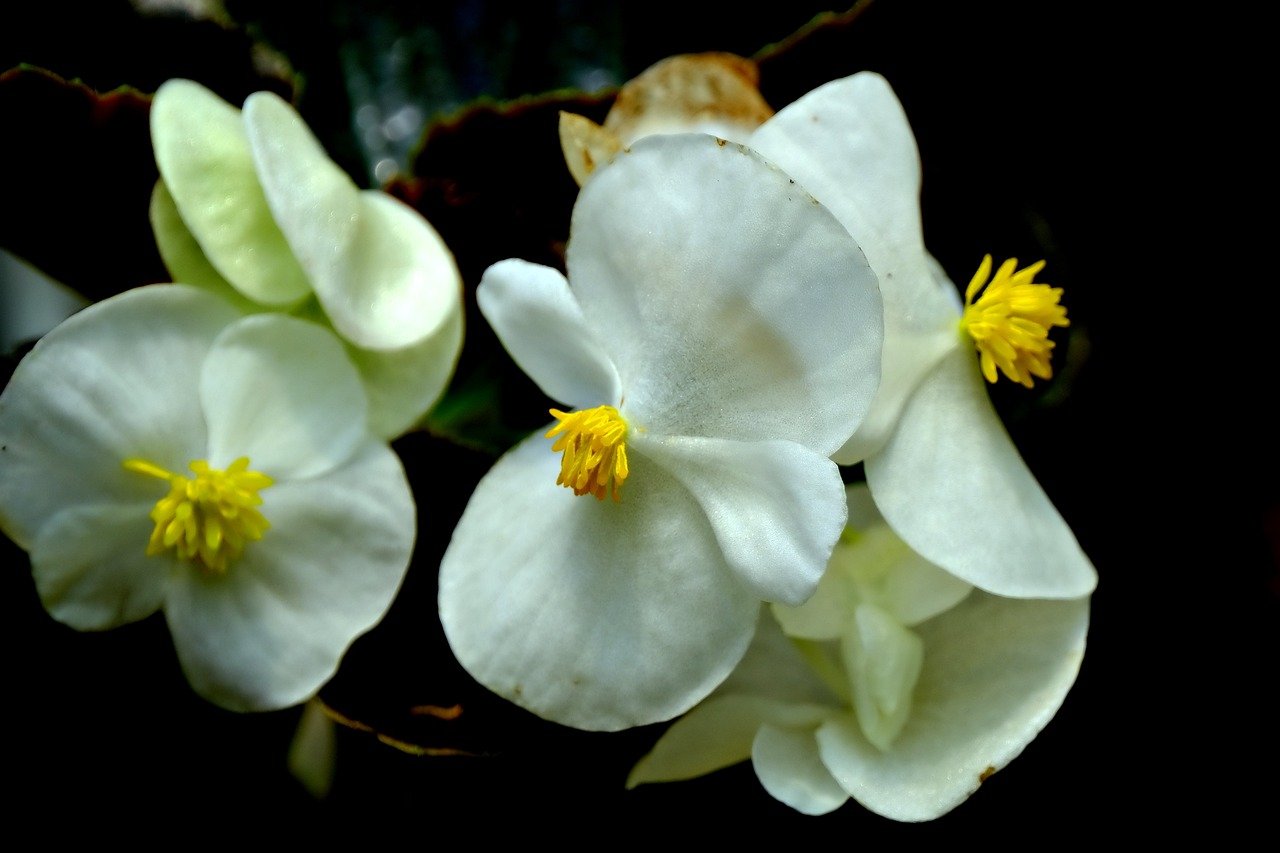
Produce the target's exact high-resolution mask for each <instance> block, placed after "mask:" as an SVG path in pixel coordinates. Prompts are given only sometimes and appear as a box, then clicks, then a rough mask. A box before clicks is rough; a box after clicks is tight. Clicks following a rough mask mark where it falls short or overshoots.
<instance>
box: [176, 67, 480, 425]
mask: <svg viewBox="0 0 1280 853" xmlns="http://www.w3.org/2000/svg"><path fill="white" fill-rule="evenodd" d="M151 138H152V144H153V146H154V148H155V155H156V164H157V165H158V166H159V168H160V175H161V181H160V183H159V184H157V186H156V191H155V193H154V195H153V197H152V203H151V221H152V226H153V228H154V230H155V235H156V242H157V244H158V245H159V248H160V253H161V255H162V257H163V258H164V261H165V264H166V265H167V266H168V267H169V271H170V272H171V273H172V274H173V276H174V279H175V280H177V281H181V282H183V283H186V284H193V285H197V286H200V287H205V288H208V289H212V290H214V291H215V292H217V293H218V294H219V295H221V296H224V297H226V298H229V299H231V300H232V301H234V302H237V303H238V304H240V305H241V306H242V307H243V308H244V309H246V310H264V309H269V310H279V311H292V312H295V313H303V314H307V315H309V316H312V317H314V318H315V319H318V320H321V321H323V322H328V323H331V324H332V326H333V328H334V329H335V330H336V331H337V332H338V334H339V335H340V336H341V337H342V338H343V339H344V341H345V342H346V345H347V351H348V354H349V355H350V357H351V359H352V361H353V362H354V363H355V364H356V367H357V369H358V370H359V371H360V374H361V377H362V378H363V381H364V383H365V387H366V392H367V394H368V396H369V404H370V410H369V418H370V425H371V427H372V428H373V430H374V431H375V432H377V433H378V434H380V435H383V436H386V437H391V436H394V435H397V434H399V433H401V432H403V431H404V430H405V429H407V428H409V427H410V426H412V425H413V423H414V422H415V421H416V420H417V419H418V418H419V417H421V416H422V415H423V413H425V412H426V410H427V409H428V408H429V407H430V406H431V404H432V403H434V402H435V400H436V398H437V397H438V396H439V395H440V393H441V392H442V391H443V390H444V387H445V385H446V384H447V382H448V379H449V376H450V375H451V373H452V370H453V365H454V362H455V361H456V360H457V357H458V351H459V348H460V346H461V342H462V308H461V278H460V276H459V274H458V270H457V267H456V265H455V264H454V262H453V256H452V255H451V254H450V253H449V250H448V249H447V248H446V247H445V245H444V243H443V241H442V240H441V239H440V236H439V235H438V234H437V233H436V232H435V230H434V229H433V228H432V227H431V226H430V225H429V224H428V223H427V222H426V220H424V219H423V218H422V217H421V216H419V215H418V214H417V212H415V211H414V210H412V209H411V208H409V207H408V206H406V205H404V204H402V203H401V202H399V201H397V200H396V199H394V198H392V197H391V196H389V195H387V194H385V193H382V192H378V191H373V190H366V191H360V190H358V189H357V188H356V186H355V184H353V183H352V182H351V179H350V178H348V177H347V175H346V174H345V173H344V172H343V171H342V170H341V169H340V168H338V166H337V165H336V164H335V163H333V161H331V160H330V159H329V158H328V157H327V156H326V155H325V153H324V149H323V148H321V147H320V144H319V142H317V141H316V139H315V137H314V136H313V135H312V134H311V131H310V130H308V129H307V126H306V124H304V123H303V121H302V119H301V118H300V117H299V116H298V114H297V113H296V112H295V111H294V110H293V108H292V107H290V106H289V105H288V104H286V103H285V102H284V101H282V100H281V99H280V98H279V97H277V96H276V95H274V94H271V93H270V92H257V93H255V94H253V95H250V96H249V98H248V99H247V100H246V101H245V105H244V112H243V113H241V112H240V111H239V110H236V109H235V108H233V107H231V106H230V105H228V104H226V103H225V102H224V101H222V100H221V99H219V98H218V97H217V96H216V95H214V94H213V93H212V92H210V91H209V90H207V89H205V88H204V87H203V86H200V85H199V84H198V83H193V82H191V81H189V80H170V81H168V82H167V83H165V84H164V85H163V86H161V87H160V89H159V91H158V92H156V96H155V102H154V103H153V105H152V108H151Z"/></svg>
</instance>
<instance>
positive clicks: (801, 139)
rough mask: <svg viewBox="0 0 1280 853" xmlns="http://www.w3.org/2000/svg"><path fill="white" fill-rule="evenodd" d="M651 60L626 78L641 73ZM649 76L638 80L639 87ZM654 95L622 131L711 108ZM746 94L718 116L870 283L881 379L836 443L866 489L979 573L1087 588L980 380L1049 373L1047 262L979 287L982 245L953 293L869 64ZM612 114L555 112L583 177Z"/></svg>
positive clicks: (698, 115)
mask: <svg viewBox="0 0 1280 853" xmlns="http://www.w3.org/2000/svg"><path fill="white" fill-rule="evenodd" d="M693 58H695V57H686V58H684V59H685V60H686V61H687V60H689V59H693ZM672 61H673V60H665V61H664V63H670V62H672ZM664 63H660V64H659V65H658V66H655V69H657V68H661V67H662V66H663V64H664ZM685 67H686V68H688V73H690V74H694V73H701V74H703V77H702V78H700V79H701V85H690V86H688V87H687V88H688V89H689V90H690V91H692V92H698V91H700V90H701V89H703V88H707V87H708V86H709V84H710V81H711V80H712V79H713V78H712V76H711V75H710V74H709V73H708V72H707V71H706V70H705V69H704V68H703V66H702V65H700V64H694V65H689V66H685ZM651 71H652V69H651ZM651 71H650V72H645V74H642V75H640V77H637V78H636V80H635V81H632V82H631V83H628V84H627V86H633V85H638V84H641V83H642V82H643V81H645V80H646V79H647V75H649V74H650V73H651ZM651 88H652V84H645V85H644V86H642V91H648V90H649V89H651ZM715 88H716V89H720V88H721V87H719V86H717V87H715ZM626 89H627V87H624V91H625V90H626ZM639 100H641V101H642V102H643V101H645V100H646V99H645V98H639ZM656 100H657V101H658V103H659V105H662V106H664V107H665V108H663V109H660V110H659V112H660V118H661V121H655V122H641V123H640V124H639V125H637V126H632V125H631V124H625V125H623V126H624V127H626V128H627V129H628V130H629V137H628V140H627V141H629V140H630V139H633V138H634V136H635V134H636V133H638V132H666V133H672V132H678V131H681V130H683V131H690V132H694V131H701V130H703V127H702V125H703V123H704V122H705V121H706V119H705V117H704V116H705V114H706V113H707V112H711V111H713V107H712V106H709V105H707V104H704V103H701V102H700V101H698V100H697V99H696V98H694V99H690V101H689V102H690V103H691V104H695V105H696V108H694V107H690V108H688V109H685V110H684V111H683V112H682V111H681V110H680V109H676V108H674V107H671V106H667V103H668V102H667V101H666V100H664V99H661V98H658V99H656ZM744 102H746V99H745V97H744V96H743V95H742V94H741V93H740V92H737V91H734V92H733V93H732V94H730V95H727V96H726V97H725V99H724V102H723V105H722V109H721V110H720V112H721V116H720V120H722V121H723V120H727V119H728V118H729V117H731V116H736V115H744V116H746V115H751V116H752V118H751V121H746V120H745V119H744V121H743V122H742V123H741V125H740V126H741V127H751V126H756V129H755V130H754V132H753V133H751V134H750V135H749V136H748V137H746V138H745V139H744V140H743V141H744V142H745V144H746V145H748V146H750V147H751V148H753V149H754V150H756V151H757V152H758V153H760V154H761V155H762V156H764V158H765V159H767V160H769V161H770V162H772V163H775V164H777V165H778V166H779V167H781V168H782V169H784V170H785V171H786V172H787V173H788V174H790V175H791V176H792V177H793V178H795V179H796V180H797V181H798V182H799V183H800V184H801V185H802V186H803V187H804V188H805V190H807V191H808V192H810V193H812V194H813V195H814V197H815V198H817V199H818V200H819V201H820V202H821V203H822V204H823V205H824V206H826V207H827V208H829V209H830V210H831V212H832V213H833V214H834V215H835V217H836V218H837V219H838V220H839V221H840V223H841V224H842V225H843V226H844V227H845V228H846V229H848V231H849V233H850V234H852V235H853V237H854V239H855V240H856V241H857V242H858V244H859V245H860V246H861V247H862V248H863V249H864V251H865V252H866V256H867V260H868V261H869V262H870V263H871V268H872V269H873V270H875V272H876V275H877V277H878V278H879V281H880V288H881V292H882V294H883V297H884V311H885V329H884V352H883V355H882V370H883V373H882V377H881V382H880V388H879V391H878V392H877V395H876V399H875V402H874V403H873V404H872V407H871V410H870V411H869V412H868V413H867V416H866V418H865V420H864V421H863V422H862V424H861V426H860V427H859V429H858V430H857V432H856V433H854V434H853V436H852V437H851V438H850V439H849V440H848V442H847V443H846V444H845V445H844V446H843V447H842V448H841V449H840V450H839V451H838V452H837V453H836V454H834V459H835V460H836V462H838V463H840V464H841V465H852V464H855V463H857V462H860V461H865V462H866V473H867V481H868V483H869V484H870V486H871V490H872V493H873V494H874V495H875V496H876V501H877V503H878V504H879V506H880V508H881V510H882V511H883V512H884V514H885V516H886V517H887V518H888V520H889V523H890V524H891V525H892V526H893V528H894V529H895V530H896V531H897V532H898V533H899V535H901V536H902V537H903V538H904V539H905V540H906V541H907V542H908V543H910V544H911V547H913V548H914V549H916V550H917V551H919V552H920V553H921V554H923V555H925V556H926V557H928V559H930V560H931V561H933V562H934V563H936V564H938V565H939V566H942V567H943V568H945V569H946V570H947V571H949V572H951V573H953V574H955V575H956V576H958V577H961V578H964V579H965V580H967V581H969V582H970V583H972V584H974V585H975V586H978V587H980V588H982V589H985V590H987V591H988V592H992V593H995V594H997V595H1007V596H1025V597H1032V598H1074V597H1077V596H1081V595H1085V594H1088V593H1089V592H1091V591H1092V590H1093V588H1094V585H1095V584H1096V583H1097V574H1096V572H1095V571H1094V568H1093V565H1092V564H1091V563H1090V562H1089V559H1088V557H1087V556H1085V554H1084V553H1083V551H1081V549H1080V546H1079V544H1078V543H1077V542H1076V539H1075V536H1073V535H1072V533H1071V530H1070V528H1069V527H1068V526H1067V524H1066V522H1065V521H1063V519H1062V517H1061V515H1059V514H1058V511H1057V510H1056V509H1054V507H1053V504H1052V503H1051V502H1050V501H1049V499H1048V497H1047V496H1046V495H1045V493H1044V491H1043V490H1042V489H1041V488H1040V485H1039V484H1038V483H1037V482H1036V481H1035V478H1034V477H1033V476H1032V475H1031V472H1030V471H1028V470H1027V467H1026V464H1025V463H1024V462H1023V461H1022V458H1021V457H1020V456H1019V455H1018V451H1017V449H1016V448H1015V447H1014V445H1013V442H1012V441H1011V440H1010V439H1009V436H1008V434H1007V433H1006V432H1005V429H1004V426H1003V424H1001V423H1000V420H999V417H998V416H997V415H996V413H995V410H994V409H993V408H992V407H991V402H990V399H989V398H988V396H987V392H986V389H985V388H984V387H983V385H982V381H981V378H980V377H979V367H978V365H979V364H980V365H981V371H982V373H983V374H985V375H986V377H987V379H988V380H989V381H991V382H994V381H996V377H997V375H998V374H999V373H1001V372H1002V373H1004V374H1005V375H1006V376H1008V377H1009V378H1011V379H1013V380H1015V381H1017V382H1019V383H1021V384H1023V385H1026V386H1028V387H1029V386H1030V385H1031V384H1032V377H1033V376H1038V377H1041V378H1048V377H1049V375H1050V367H1049V353H1050V351H1051V349H1052V347H1053V343H1052V342H1051V341H1049V340H1048V332H1049V330H1050V329H1051V328H1052V327H1054V326H1065V325H1067V320H1066V310H1065V309H1064V308H1063V307H1062V306H1060V305H1059V304H1058V299H1059V297H1060V296H1061V290H1060V289H1058V288H1050V287H1047V286H1045V285H1042V284H1036V283H1034V282H1033V281H1032V279H1033V278H1034V276H1035V274H1036V273H1037V272H1039V270H1040V268H1041V267H1042V266H1043V263H1037V264H1032V265H1031V266H1030V267H1027V268H1026V269H1023V270H1020V271H1017V270H1016V262H1014V261H1008V262H1006V263H1005V264H1003V265H1002V266H1001V268H1000V269H999V271H998V272H997V273H996V276H995V279H994V280H993V281H991V282H990V284H987V278H988V277H989V275H990V272H991V266H992V264H991V259H990V258H989V257H988V258H986V259H985V260H984V261H983V262H982V264H981V266H980V267H979V269H978V272H977V274H976V275H975V276H974V278H973V281H972V282H971V283H970V284H969V287H968V288H967V292H966V302H967V303H969V305H968V306H967V307H962V306H961V305H960V303H959V301H958V299H957V294H956V289H955V285H953V284H952V283H951V281H950V280H949V279H948V278H947V276H946V274H945V273H944V272H943V271H942V269H941V268H940V267H939V266H938V264H937V263H936V262H935V261H934V260H933V258H932V257H930V256H929V254H928V252H927V251H926V250H925V247H924V238H923V235H922V231H921V224H920V205H919V195H920V180H921V170H920V158H919V154H918V152H917V150H916V144H915V137H914V136H913V135H912V133H911V127H910V125H909V124H908V123H907V119H906V115H905V114H904V113H903V110H902V106H901V105H900V104H899V103H898V100H897V98H896V97H895V96H894V94H893V90H892V89H891V88H890V87H889V84H888V83H887V82H886V81H885V80H884V78H882V77H880V76H879V75H877V74H872V73H861V74H856V75H854V76H852V77H848V78H844V79H841V80H836V81H834V82H831V83H828V84H826V85H824V86H821V87H819V88H818V89H815V90H814V91H812V92H810V93H809V94H807V95H805V96H804V97H803V98H801V99H800V100H798V101H796V102H795V103H794V104H792V105H790V106H788V107H787V108H785V109H783V110H782V111H781V112H779V113H777V114H776V115H774V116H773V117H772V118H768V119H767V120H764V118H767V115H765V116H763V117H762V115H761V114H760V113H758V112H756V113H753V112H750V111H744V110H743V109H742V108H741V104H743V103H744ZM671 103H674V104H678V103H679V101H676V100H672V101H671ZM766 109H767V108H766ZM624 112H625V111H624ZM613 117H614V116H613V112H612V111H611V112H610V119H613ZM624 117H625V116H624ZM752 122H754V124H752ZM610 124H611V122H610V120H606V122H605V128H598V127H595V126H594V125H591V123H590V122H588V121H587V120H586V119H584V118H582V117H581V116H573V115H569V114H565V115H563V116H562V118H561V145H562V148H563V149H564V154H565V160H566V162H567V163H568V164H569V168H570V171H572V172H573V174H574V176H575V178H576V179H577V180H578V182H579V183H580V184H582V183H584V182H585V181H586V179H587V177H588V176H589V175H590V174H591V173H592V172H593V171H594V170H595V169H596V168H598V167H599V166H600V165H601V164H603V163H607V162H608V160H609V158H610V157H611V156H612V154H613V152H614V151H616V150H619V149H620V148H621V146H622V142H623V140H620V139H614V140H613V141H610V140H609V138H608V134H607V131H606V129H607V128H608V127H609V126H610ZM615 124H616V123H615ZM588 167H589V168H588ZM984 285H985V290H983V286H984ZM980 290H983V292H982V293H981V295H980V296H979V291H980ZM975 344H976V348H977V350H978V352H979V358H978V359H975V358H974V348H975Z"/></svg>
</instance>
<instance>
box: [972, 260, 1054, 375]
mask: <svg viewBox="0 0 1280 853" xmlns="http://www.w3.org/2000/svg"><path fill="white" fill-rule="evenodd" d="M991 266H992V264H991V256H990V255H987V256H986V257H984V258H983V259H982V264H981V265H980V266H979V267H978V271H977V272H976V273H974V274H973V280H972V281H970V282H969V287H968V288H967V289H966V290H965V293H964V300H965V303H966V306H965V309H964V314H963V315H961V317H960V329H961V331H963V332H966V333H967V334H968V335H969V337H970V338H972V339H973V342H974V344H975V345H976V346H977V348H978V353H979V355H980V361H981V363H982V375H983V376H985V377H987V381H988V382H995V381H996V377H997V376H998V375H999V374H998V373H997V372H996V371H997V369H999V371H1000V372H1002V373H1004V375H1005V376H1007V377H1009V378H1010V379H1012V380H1013V381H1014V382H1017V383H1020V384H1022V385H1025V386H1026V387H1028V388H1030V387H1031V386H1032V380H1031V377H1032V376H1038V377H1040V378H1041V379H1049V378H1050V377H1052V376H1053V368H1052V367H1051V366H1050V364H1049V357H1050V354H1051V353H1052V352H1053V341H1051V340H1049V330H1050V329H1051V328H1053V327H1054V326H1069V325H1071V323H1070V321H1069V320H1067V309H1066V307H1065V306H1063V305H1059V304H1058V300H1059V299H1061V298H1062V288H1060V287H1050V286H1049V285H1047V284H1038V283H1036V282H1034V281H1032V279H1034V278H1035V276H1036V273H1038V272H1040V270H1042V269H1044V261H1037V262H1036V263H1034V264H1032V265H1031V266H1029V267H1027V268H1025V269H1021V270H1019V269H1017V267H1018V261H1017V259H1016V258H1010V259H1009V260H1007V261H1005V262H1004V263H1003V264H1001V265H1000V269H999V270H997V271H996V275H995V278H993V279H991V283H990V284H988V283H987V277H988V276H990V275H991ZM984 287H985V290H983V288H984ZM980 290H981V291H983V293H982V295H981V296H978V291H980ZM975 297H977V298H976V300H975Z"/></svg>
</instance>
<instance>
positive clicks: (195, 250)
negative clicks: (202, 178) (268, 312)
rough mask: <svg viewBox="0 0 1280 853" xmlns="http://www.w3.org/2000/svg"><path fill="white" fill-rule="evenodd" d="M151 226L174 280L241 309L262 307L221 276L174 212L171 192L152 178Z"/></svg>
mask: <svg viewBox="0 0 1280 853" xmlns="http://www.w3.org/2000/svg"><path fill="white" fill-rule="evenodd" d="M150 217H151V230H152V232H153V233H154V234H155V238H156V247H157V248H158V249H159V250H160V257H161V258H163V259H164V265H165V266H166V267H167V268H168V270H169V274H170V275H171V276H173V280H174V281H179V282H182V283H183V284H191V285H195V286H196V287H199V288H200V289H201V290H207V291H209V292H210V293H212V294H213V295H215V296H218V297H221V298H222V299H225V300H227V301H228V302H230V303H231V304H233V305H235V306H236V307H237V308H239V309H240V310H241V311H242V312H244V313H246V314H247V313H250V312H253V311H259V310H262V306H260V305H259V304H258V303H257V302H254V301H253V300H251V299H249V298H248V297H247V296H245V295H244V294H243V293H241V292H240V291H238V290H236V289H235V287H233V286H232V284H231V282H229V281H227V280H226V279H225V278H223V277H222V274H221V273H219V272H218V271H217V270H216V269H214V268H213V264H211V263H209V259H208V258H206V257H205V256H204V250H203V249H201V248H200V244H199V243H197V242H196V238H195V236H194V235H192V233H191V232H190V231H188V230H187V225H186V223H185V222H183V221H182V216H181V215H180V214H179V213H178V206H177V205H176V204H175V203H174V201H173V196H171V195H170V194H169V190H168V189H167V188H166V187H165V185H164V181H156V186H155V189H154V190H152V192H151V208H150Z"/></svg>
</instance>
